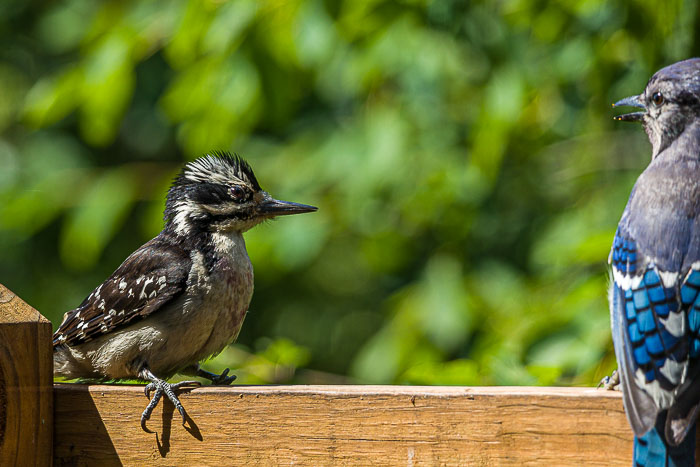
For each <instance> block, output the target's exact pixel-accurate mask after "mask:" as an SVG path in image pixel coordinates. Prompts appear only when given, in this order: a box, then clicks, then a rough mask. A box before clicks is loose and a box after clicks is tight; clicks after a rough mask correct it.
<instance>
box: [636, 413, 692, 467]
mask: <svg viewBox="0 0 700 467" xmlns="http://www.w3.org/2000/svg"><path fill="white" fill-rule="evenodd" d="M665 424H666V414H663V415H660V416H659V418H658V420H657V421H656V426H655V427H654V428H652V429H651V430H649V431H648V432H647V433H646V434H645V435H644V436H641V437H639V438H634V466H635V467H642V466H646V467H686V466H694V465H695V427H696V425H695V424H693V427H692V428H690V430H688V435H687V436H686V437H685V439H684V440H683V442H682V443H681V444H679V445H678V446H669V445H668V443H666V441H665V438H664V435H663V434H664V425H665Z"/></svg>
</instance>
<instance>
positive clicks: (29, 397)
mask: <svg viewBox="0 0 700 467" xmlns="http://www.w3.org/2000/svg"><path fill="white" fill-rule="evenodd" d="M52 353H53V352H52V348H51V323H50V322H49V320H47V319H46V318H44V317H43V316H41V314H39V312H38V311H36V310H35V309H34V308H32V307H30V306H29V305H27V304H26V303H25V302H23V301H22V300H21V299H20V298H19V297H17V296H16V295H15V294H14V293H12V292H11V291H10V290H8V289H7V288H6V287H5V286H3V285H2V284H0V465H51V461H52V446H53V442H52V434H53V357H52Z"/></svg>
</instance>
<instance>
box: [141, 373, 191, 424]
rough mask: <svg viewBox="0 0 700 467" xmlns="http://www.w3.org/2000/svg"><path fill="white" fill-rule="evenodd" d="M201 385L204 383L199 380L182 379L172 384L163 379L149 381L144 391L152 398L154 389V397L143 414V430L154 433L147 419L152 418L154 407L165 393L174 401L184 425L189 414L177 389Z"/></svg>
mask: <svg viewBox="0 0 700 467" xmlns="http://www.w3.org/2000/svg"><path fill="white" fill-rule="evenodd" d="M201 385H202V383H200V382H199V381H180V382H179V383H174V384H171V383H168V382H166V381H163V380H157V381H152V382H150V383H148V384H147V385H146V387H145V388H144V392H145V393H146V397H147V398H149V399H150V398H151V396H150V394H151V391H153V398H152V399H151V401H150V402H149V403H148V405H147V406H146V409H145V410H144V411H143V413H142V414H141V428H142V429H143V431H145V432H146V433H153V432H152V431H151V430H149V429H148V428H147V427H146V421H147V420H148V419H150V418H151V414H152V413H153V409H155V408H156V406H157V405H158V401H160V399H161V397H163V394H165V395H166V396H167V397H168V399H170V402H172V403H173V405H174V406H175V408H176V409H177V411H178V412H179V413H180V416H181V417H182V425H183V426H184V425H185V423H186V422H187V414H186V412H185V408H184V407H183V406H182V404H181V403H180V399H178V397H177V395H176V394H175V391H176V390H178V389H194V388H198V387H200V386H201Z"/></svg>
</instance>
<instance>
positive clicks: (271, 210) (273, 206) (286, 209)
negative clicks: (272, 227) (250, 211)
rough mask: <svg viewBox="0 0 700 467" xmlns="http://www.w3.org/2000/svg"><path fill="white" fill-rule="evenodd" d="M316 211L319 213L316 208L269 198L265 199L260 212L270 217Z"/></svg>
mask: <svg viewBox="0 0 700 467" xmlns="http://www.w3.org/2000/svg"><path fill="white" fill-rule="evenodd" d="M314 211H318V208H317V207H316V206H309V205H308V204H299V203H292V202H291V201H280V200H278V199H274V198H271V197H269V196H268V197H266V198H265V200H264V201H263V202H262V203H261V204H260V207H259V212H260V213H261V214H263V215H265V216H269V217H275V216H287V215H290V214H302V213H305V212H314Z"/></svg>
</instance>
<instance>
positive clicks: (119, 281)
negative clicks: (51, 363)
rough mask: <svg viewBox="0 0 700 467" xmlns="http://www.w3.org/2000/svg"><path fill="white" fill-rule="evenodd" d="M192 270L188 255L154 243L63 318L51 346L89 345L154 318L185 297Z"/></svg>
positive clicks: (148, 245) (147, 245)
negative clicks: (131, 324) (116, 331)
mask: <svg viewBox="0 0 700 467" xmlns="http://www.w3.org/2000/svg"><path fill="white" fill-rule="evenodd" d="M190 265H191V259H190V257H189V255H188V254H187V252H186V251H184V250H182V249H180V248H178V247H176V246H174V245H172V244H165V243H164V242H163V241H162V240H161V239H160V238H159V237H156V238H154V239H153V240H151V241H150V242H148V243H146V244H145V245H143V246H142V247H141V248H139V249H138V250H136V251H135V252H134V253H132V254H131V256H129V257H128V258H127V259H126V260H125V261H124V262H123V263H122V264H121V266H119V268H117V270H116V271H115V272H114V273H113V274H112V275H111V276H110V277H109V278H108V279H107V280H106V281H105V282H103V283H102V284H101V285H100V286H98V287H97V288H96V289H95V290H93V291H92V293H91V294H90V295H89V296H88V297H87V298H86V299H85V300H84V301H83V303H81V304H80V306H79V307H78V308H76V309H74V310H71V311H69V312H68V313H66V314H65V316H64V317H63V322H62V323H61V325H60V326H59V328H58V329H57V330H56V332H55V333H54V335H53V344H54V346H56V345H61V344H65V345H76V344H79V343H81V342H87V341H89V340H91V339H94V338H95V337H98V336H100V335H102V334H105V333H108V332H111V331H114V330H116V329H118V328H120V327H123V326H125V325H127V324H129V323H132V322H134V321H136V320H139V319H143V318H145V317H146V316H148V315H150V314H151V313H154V312H155V311H157V310H158V309H160V308H161V307H162V306H163V305H165V304H167V303H168V302H170V301H171V300H173V299H175V298H176V297H178V296H179V295H180V294H182V293H183V291H184V290H185V287H186V281H187V275H188V273H189V270H190Z"/></svg>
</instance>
